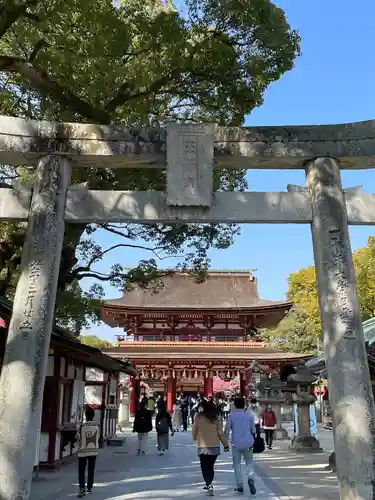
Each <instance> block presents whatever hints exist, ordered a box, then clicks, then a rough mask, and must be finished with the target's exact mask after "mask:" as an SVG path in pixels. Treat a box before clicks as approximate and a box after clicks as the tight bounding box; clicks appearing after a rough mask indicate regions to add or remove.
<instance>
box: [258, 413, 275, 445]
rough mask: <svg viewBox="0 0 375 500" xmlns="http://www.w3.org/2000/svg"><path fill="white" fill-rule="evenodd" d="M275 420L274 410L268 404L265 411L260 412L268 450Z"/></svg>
mask: <svg viewBox="0 0 375 500" xmlns="http://www.w3.org/2000/svg"><path fill="white" fill-rule="evenodd" d="M276 422H277V421H276V415H275V412H274V411H273V410H272V406H271V405H270V404H268V405H267V407H266V409H265V411H264V412H263V413H262V416H261V423H262V427H263V429H264V434H265V437H266V444H267V447H268V449H269V450H272V443H273V434H274V431H275V428H276Z"/></svg>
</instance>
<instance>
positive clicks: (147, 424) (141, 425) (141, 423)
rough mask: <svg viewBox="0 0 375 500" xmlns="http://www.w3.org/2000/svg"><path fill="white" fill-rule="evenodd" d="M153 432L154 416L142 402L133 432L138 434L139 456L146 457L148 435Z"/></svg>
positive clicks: (136, 415) (135, 418)
mask: <svg viewBox="0 0 375 500" xmlns="http://www.w3.org/2000/svg"><path fill="white" fill-rule="evenodd" d="M151 431H152V415H151V412H150V411H148V410H147V406H146V404H145V403H144V402H143V401H142V402H141V404H140V407H139V410H138V411H137V412H136V414H135V417H134V424H133V432H136V433H137V434H138V451H137V454H138V455H146V449H147V439H148V433H149V432H151Z"/></svg>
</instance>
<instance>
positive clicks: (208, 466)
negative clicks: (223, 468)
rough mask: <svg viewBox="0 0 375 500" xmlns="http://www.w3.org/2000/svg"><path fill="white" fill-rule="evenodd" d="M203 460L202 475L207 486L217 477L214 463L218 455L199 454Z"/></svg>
mask: <svg viewBox="0 0 375 500" xmlns="http://www.w3.org/2000/svg"><path fill="white" fill-rule="evenodd" d="M199 458H200V461H201V469H202V476H203V479H204V482H205V483H206V486H210V484H212V481H213V480H214V477H215V472H214V465H215V462H216V459H217V455H199Z"/></svg>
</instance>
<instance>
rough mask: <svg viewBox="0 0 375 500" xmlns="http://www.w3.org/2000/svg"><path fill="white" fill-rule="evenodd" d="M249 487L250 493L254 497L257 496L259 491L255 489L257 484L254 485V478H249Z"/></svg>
mask: <svg viewBox="0 0 375 500" xmlns="http://www.w3.org/2000/svg"><path fill="white" fill-rule="evenodd" d="M247 483H248V485H249V488H250V493H251V494H252V495H255V494H256V492H257V490H256V488H255V483H254V479H253V478H252V477H249V479H248V481H247Z"/></svg>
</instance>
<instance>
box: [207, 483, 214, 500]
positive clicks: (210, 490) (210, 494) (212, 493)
mask: <svg viewBox="0 0 375 500" xmlns="http://www.w3.org/2000/svg"><path fill="white" fill-rule="evenodd" d="M207 493H208V496H209V497H213V496H214V488H213V486H212V484H210V486H209V487H208V488H207Z"/></svg>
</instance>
